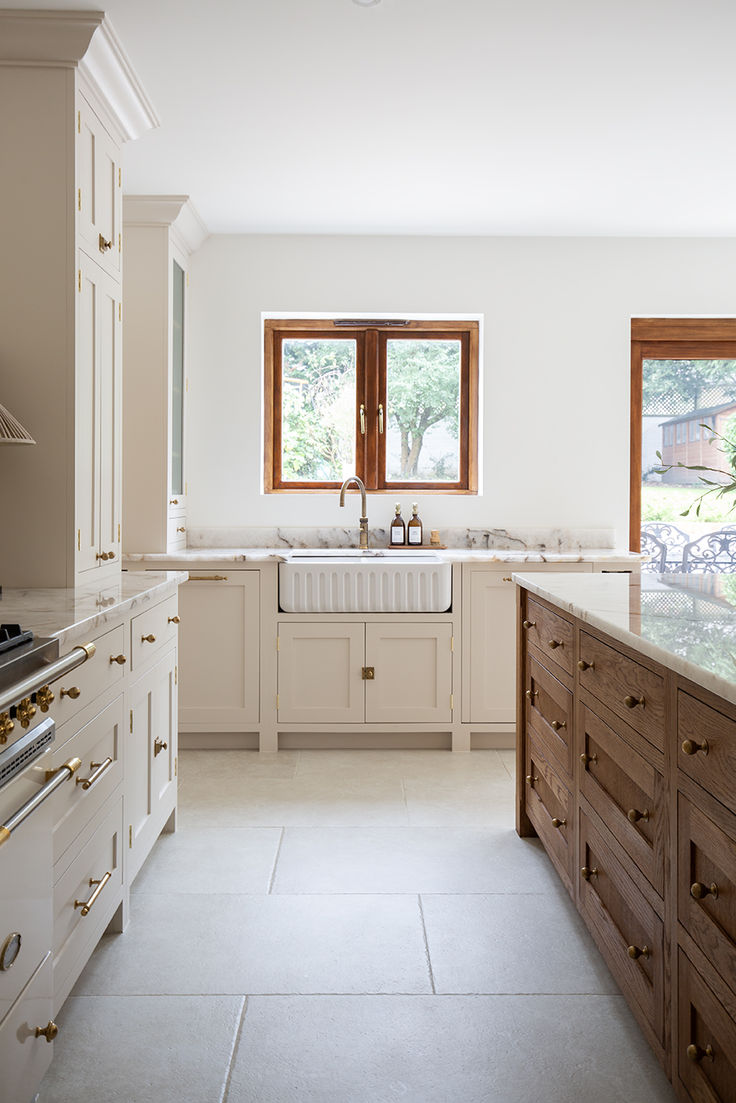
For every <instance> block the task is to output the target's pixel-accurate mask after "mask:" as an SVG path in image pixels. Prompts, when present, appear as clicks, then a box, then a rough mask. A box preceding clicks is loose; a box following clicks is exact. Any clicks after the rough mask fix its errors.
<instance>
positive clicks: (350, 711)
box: [278, 617, 453, 725]
mask: <svg viewBox="0 0 736 1103" xmlns="http://www.w3.org/2000/svg"><path fill="white" fill-rule="evenodd" d="M452 684H453V635H452V626H451V624H450V623H448V622H446V621H445V622H431V621H429V622H427V621H421V622H415V621H412V620H411V619H410V618H408V617H406V618H397V619H396V620H394V621H390V622H375V621H371V622H368V623H362V622H358V623H355V622H353V623H350V622H346V621H339V622H331V621H328V620H326V619H323V620H320V621H312V622H306V623H305V622H296V623H294V622H283V621H282V622H280V623H279V625H278V720H279V722H281V723H297V724H310V725H312V724H317V725H319V724H327V725H333V724H363V723H365V724H369V725H371V724H372V725H383V724H423V723H426V724H443V723H446V724H449V723H451V721H452V710H453V699H452Z"/></svg>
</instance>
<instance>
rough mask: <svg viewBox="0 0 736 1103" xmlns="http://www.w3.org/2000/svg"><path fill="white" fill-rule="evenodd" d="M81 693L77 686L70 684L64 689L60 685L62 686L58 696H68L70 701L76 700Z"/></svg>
mask: <svg viewBox="0 0 736 1103" xmlns="http://www.w3.org/2000/svg"><path fill="white" fill-rule="evenodd" d="M81 694H82V691H81V689H80V688H79V686H72V688H71V689H64V687H63V686H62V688H61V689H60V690H59V697H70V698H71V699H72V701H76V699H77V697H80V696H81Z"/></svg>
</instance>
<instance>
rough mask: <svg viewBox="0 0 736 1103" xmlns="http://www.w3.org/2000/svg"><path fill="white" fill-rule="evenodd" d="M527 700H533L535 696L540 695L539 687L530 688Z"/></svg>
mask: <svg viewBox="0 0 736 1103" xmlns="http://www.w3.org/2000/svg"><path fill="white" fill-rule="evenodd" d="M525 696H526V698H527V700H529V701H531V700H532V699H533V698H534V697H539V690H538V689H528V690H527V691H526V694H525Z"/></svg>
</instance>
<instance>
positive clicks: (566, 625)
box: [522, 597, 574, 674]
mask: <svg viewBox="0 0 736 1103" xmlns="http://www.w3.org/2000/svg"><path fill="white" fill-rule="evenodd" d="M522 628H523V631H524V634H525V638H526V640H527V642H528V643H531V644H534V646H535V647H538V648H539V650H540V651H541V652H543V654H544V655H545V656H546V657H547V658H548V659H549V661H550V662H551V663H554V664H555V665H556V666H559V667H561V668H562V670H564V671H566V672H567V673H568V674H572V651H573V639H574V632H573V626H572V624H571V623H570V621H568V620H565V619H564V617H561V616H559V615H558V614H557V613H553V612H552V610H551V609H548V608H547V607H546V606H545V605H540V604H539V602H537V601H534V599H533V598H531V597H527V602H526V617H525V618H524V620H523V621H522Z"/></svg>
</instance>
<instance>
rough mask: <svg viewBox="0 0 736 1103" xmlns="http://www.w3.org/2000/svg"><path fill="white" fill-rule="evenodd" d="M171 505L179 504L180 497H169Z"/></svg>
mask: <svg viewBox="0 0 736 1103" xmlns="http://www.w3.org/2000/svg"><path fill="white" fill-rule="evenodd" d="M169 505H170V506H178V505H179V499H178V498H169Z"/></svg>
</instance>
